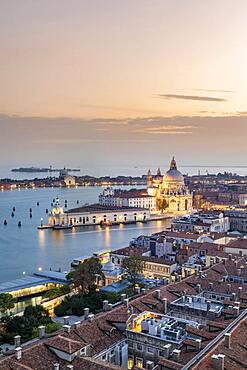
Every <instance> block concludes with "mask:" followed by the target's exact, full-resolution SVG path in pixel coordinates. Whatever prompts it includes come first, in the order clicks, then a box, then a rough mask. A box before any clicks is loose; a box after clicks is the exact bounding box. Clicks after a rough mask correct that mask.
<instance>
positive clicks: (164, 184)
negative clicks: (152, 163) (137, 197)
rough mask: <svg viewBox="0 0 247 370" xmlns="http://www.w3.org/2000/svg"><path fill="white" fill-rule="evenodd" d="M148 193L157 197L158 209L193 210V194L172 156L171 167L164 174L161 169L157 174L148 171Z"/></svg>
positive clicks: (167, 210)
mask: <svg viewBox="0 0 247 370" xmlns="http://www.w3.org/2000/svg"><path fill="white" fill-rule="evenodd" d="M147 193H148V195H149V196H153V197H155V198H156V205H157V209H158V210H160V211H162V212H163V211H164V212H171V213H175V212H186V211H188V212H190V211H192V200H193V199H192V198H193V197H192V194H191V193H190V191H189V189H188V188H187V186H186V185H185V183H184V176H183V175H182V173H181V172H180V171H178V169H177V164H176V161H175V159H174V157H173V158H172V161H171V164H170V169H169V170H168V171H167V172H166V173H165V174H164V176H162V174H161V171H160V169H158V171H157V174H156V175H154V176H153V175H152V173H151V171H150V170H149V171H148V173H147Z"/></svg>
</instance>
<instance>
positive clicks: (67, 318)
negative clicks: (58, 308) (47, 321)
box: [63, 316, 69, 325]
mask: <svg viewBox="0 0 247 370" xmlns="http://www.w3.org/2000/svg"><path fill="white" fill-rule="evenodd" d="M63 324H64V325H69V316H64V318H63Z"/></svg>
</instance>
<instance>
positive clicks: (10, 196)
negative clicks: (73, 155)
mask: <svg viewBox="0 0 247 370" xmlns="http://www.w3.org/2000/svg"><path fill="white" fill-rule="evenodd" d="M101 191H102V188H100V187H88V188H84V187H83V188H82V187H80V188H77V189H76V188H74V189H65V188H59V189H58V188H56V189H34V190H32V189H28V190H25V189H22V190H13V191H4V192H0V282H3V281H8V280H11V279H15V278H18V277H21V276H23V272H25V273H27V274H28V273H31V272H33V271H35V270H38V268H39V267H41V268H42V269H49V268H50V267H51V268H52V269H58V268H61V269H62V270H63V271H64V270H65V271H68V269H69V267H70V262H71V261H72V259H73V258H75V257H79V256H89V255H91V254H92V253H93V252H94V251H99V250H103V249H106V248H110V249H116V248H119V247H122V246H125V245H128V243H129V241H130V239H131V238H133V237H136V236H138V235H140V234H144V233H145V234H151V233H153V232H157V231H159V230H163V229H164V228H165V227H167V226H168V225H169V221H157V222H150V223H147V224H141V223H140V224H137V225H126V226H124V225H119V226H113V227H111V228H101V227H100V226H88V227H81V228H76V229H75V230H59V231H58V230H57V231H53V230H37V225H39V224H40V218H41V217H43V218H44V221H46V220H47V215H46V213H45V210H46V208H48V209H49V210H50V208H51V202H52V200H53V199H54V198H56V196H58V197H59V198H60V200H61V204H64V200H65V199H67V200H68V208H72V207H76V206H78V205H77V203H76V202H77V200H79V201H80V204H83V203H87V202H88V203H91V202H96V201H97V199H98V194H99V193H100V192H101ZM37 201H39V204H40V205H39V206H37ZM13 207H15V208H16V211H15V216H14V217H11V212H12V208H13ZM30 208H32V210H33V212H32V214H33V217H32V218H31V219H30V217H29V209H30ZM5 219H7V221H8V225H7V226H4V225H3V222H4V220H5ZM19 220H20V221H21V222H22V227H20V228H19V227H18V226H17V224H18V221H19Z"/></svg>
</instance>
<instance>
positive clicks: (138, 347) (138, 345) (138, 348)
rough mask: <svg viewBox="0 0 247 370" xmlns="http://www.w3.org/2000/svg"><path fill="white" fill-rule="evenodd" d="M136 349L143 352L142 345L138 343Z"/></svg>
mask: <svg viewBox="0 0 247 370" xmlns="http://www.w3.org/2000/svg"><path fill="white" fill-rule="evenodd" d="M136 349H137V351H142V350H143V346H142V344H139V343H137V345H136Z"/></svg>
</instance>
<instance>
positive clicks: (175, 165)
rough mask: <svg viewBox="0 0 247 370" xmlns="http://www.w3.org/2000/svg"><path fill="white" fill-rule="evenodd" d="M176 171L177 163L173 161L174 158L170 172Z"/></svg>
mask: <svg viewBox="0 0 247 370" xmlns="http://www.w3.org/2000/svg"><path fill="white" fill-rule="evenodd" d="M176 169H177V163H176V161H175V158H174V157H172V160H171V164H170V170H176Z"/></svg>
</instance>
